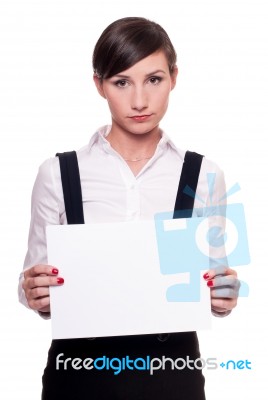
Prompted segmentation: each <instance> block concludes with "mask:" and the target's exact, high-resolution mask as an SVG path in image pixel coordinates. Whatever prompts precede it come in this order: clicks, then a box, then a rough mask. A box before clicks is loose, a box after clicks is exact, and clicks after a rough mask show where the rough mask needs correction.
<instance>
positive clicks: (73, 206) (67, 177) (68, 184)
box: [56, 151, 85, 224]
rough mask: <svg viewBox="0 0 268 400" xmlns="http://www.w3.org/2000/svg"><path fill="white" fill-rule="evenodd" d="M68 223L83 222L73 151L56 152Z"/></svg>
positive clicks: (75, 156) (76, 163)
mask: <svg viewBox="0 0 268 400" xmlns="http://www.w3.org/2000/svg"><path fill="white" fill-rule="evenodd" d="M56 155H57V156H58V157H59V161H60V171H61V182H62V189H63V196H64V203H65V210H66V216H67V222H68V224H84V223H85V221H84V212H83V203H82V191H81V182H80V174H79V167H78V161H77V155H76V152H75V151H68V152H65V153H57V154H56Z"/></svg>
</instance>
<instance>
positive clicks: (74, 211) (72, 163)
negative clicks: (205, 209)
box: [56, 151, 203, 224]
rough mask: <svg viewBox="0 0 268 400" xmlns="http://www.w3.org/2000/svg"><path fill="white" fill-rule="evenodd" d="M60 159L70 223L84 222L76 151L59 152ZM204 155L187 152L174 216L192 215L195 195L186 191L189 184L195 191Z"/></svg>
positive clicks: (185, 216) (184, 216)
mask: <svg viewBox="0 0 268 400" xmlns="http://www.w3.org/2000/svg"><path fill="white" fill-rule="evenodd" d="M56 155H57V156H58V157H59V161H60V170H61V180H62V188H63V195H64V202H65V209H66V215H67V222H68V224H84V223H85V221H84V213H83V203H82V191H81V183H80V174H79V167H78V162H77V155H76V152H75V151H69V152H65V153H57V154H56ZM202 160H203V156H202V155H200V154H198V153H194V152H191V151H187V152H186V154H185V158H184V162H183V167H182V172H181V177H180V182H179V186H178V192H177V197H176V202H175V207H174V215H173V218H187V217H188V218H189V217H191V216H192V210H193V205H194V196H193V197H191V196H189V195H188V194H186V193H185V192H184V190H185V188H186V186H189V187H190V188H191V190H192V191H193V192H194V193H195V192H196V187H197V183H198V178H199V172H200V168H201V164H202Z"/></svg>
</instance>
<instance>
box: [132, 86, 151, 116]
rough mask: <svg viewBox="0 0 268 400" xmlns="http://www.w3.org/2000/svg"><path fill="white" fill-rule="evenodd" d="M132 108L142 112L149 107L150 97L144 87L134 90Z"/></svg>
mask: <svg viewBox="0 0 268 400" xmlns="http://www.w3.org/2000/svg"><path fill="white" fill-rule="evenodd" d="M131 107H132V109H133V110H137V111H142V110H144V109H145V108H147V107H148V96H147V93H146V90H145V89H144V87H134V88H133V92H132V98H131Z"/></svg>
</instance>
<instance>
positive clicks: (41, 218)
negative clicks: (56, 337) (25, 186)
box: [18, 158, 63, 318]
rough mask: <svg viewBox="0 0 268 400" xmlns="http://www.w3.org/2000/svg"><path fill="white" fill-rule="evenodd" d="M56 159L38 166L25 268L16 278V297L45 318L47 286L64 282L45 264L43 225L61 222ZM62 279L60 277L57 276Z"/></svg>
mask: <svg viewBox="0 0 268 400" xmlns="http://www.w3.org/2000/svg"><path fill="white" fill-rule="evenodd" d="M55 163H58V160H57V158H56V159H49V160H47V161H45V162H44V163H43V164H42V165H41V166H40V168H39V171H38V174H37V177H36V180H35V184H34V187H33V192H32V201H31V223H30V230H29V238H28V251H27V254H26V257H25V262H24V270H23V272H22V273H21V274H20V279H19V287H18V293H19V300H20V302H21V303H22V304H24V305H25V306H26V307H28V308H31V309H33V310H35V311H37V312H39V314H40V315H42V316H43V317H44V318H49V316H50V301H49V286H50V285H60V284H62V283H63V280H62V278H61V277H59V276H58V269H57V268H55V267H54V266H49V265H47V249H46V231H45V230H46V226H47V225H55V224H60V223H61V221H60V211H61V210H60V205H59V204H60V201H59V199H58V196H57V193H60V190H61V186H60V179H58V177H57V176H56V177H55V173H54V171H55V170H57V169H59V168H57V167H58V166H57V165H55ZM59 278H61V279H59Z"/></svg>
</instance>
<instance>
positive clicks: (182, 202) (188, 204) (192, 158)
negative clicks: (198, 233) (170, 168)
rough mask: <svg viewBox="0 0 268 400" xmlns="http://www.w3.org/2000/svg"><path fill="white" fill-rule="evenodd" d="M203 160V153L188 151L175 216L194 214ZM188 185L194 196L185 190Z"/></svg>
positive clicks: (186, 216) (188, 216)
mask: <svg viewBox="0 0 268 400" xmlns="http://www.w3.org/2000/svg"><path fill="white" fill-rule="evenodd" d="M202 160H203V156H202V155H201V154H198V153H195V152H192V151H186V153H185V157H184V162H183V166H182V172H181V178H180V183H179V186H178V192H177V197H176V202H175V207H174V215H173V218H190V217H191V216H192V213H193V206H194V197H195V192H196V188H197V183H198V178H199V173H200V168H201V164H202ZM186 187H189V188H190V189H191V193H192V196H191V195H189V194H187V193H186V192H185V189H186Z"/></svg>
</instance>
